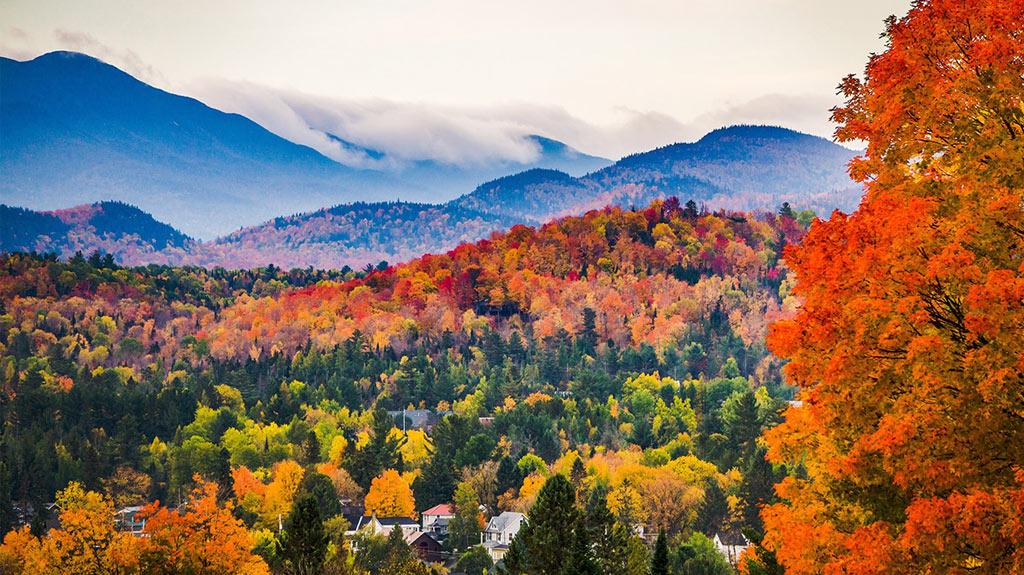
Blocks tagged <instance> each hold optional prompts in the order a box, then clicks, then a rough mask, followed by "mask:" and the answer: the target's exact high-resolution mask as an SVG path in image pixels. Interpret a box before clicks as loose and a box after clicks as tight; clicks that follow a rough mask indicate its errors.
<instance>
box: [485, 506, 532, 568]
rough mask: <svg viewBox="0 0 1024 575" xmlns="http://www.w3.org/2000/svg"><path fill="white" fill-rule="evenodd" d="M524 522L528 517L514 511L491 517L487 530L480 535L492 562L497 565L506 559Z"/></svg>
mask: <svg viewBox="0 0 1024 575" xmlns="http://www.w3.org/2000/svg"><path fill="white" fill-rule="evenodd" d="M524 521H526V516H525V515H523V514H522V513H516V512H514V511H503V512H502V513H501V514H500V515H495V516H494V517H491V520H490V521H489V522H488V523H487V529H484V530H483V532H481V533H480V544H481V545H483V547H484V549H486V550H487V553H488V554H489V555H490V556H491V560H492V561H494V562H495V563H497V562H498V561H501V560H502V559H503V558H504V557H505V553H507V552H508V546H509V543H512V539H513V538H515V536H516V534H517V533H519V529H520V528H521V527H522V525H523V522H524Z"/></svg>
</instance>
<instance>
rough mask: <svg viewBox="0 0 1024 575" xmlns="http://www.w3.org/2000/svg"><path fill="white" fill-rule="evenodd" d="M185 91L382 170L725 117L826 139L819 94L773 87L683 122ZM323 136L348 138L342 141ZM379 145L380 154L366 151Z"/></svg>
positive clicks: (643, 140) (655, 139)
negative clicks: (541, 140) (537, 140)
mask: <svg viewBox="0 0 1024 575" xmlns="http://www.w3.org/2000/svg"><path fill="white" fill-rule="evenodd" d="M185 92H186V93H188V94H190V95H193V96H195V97H197V98H198V99H200V100H202V101H204V102H206V103H208V104H209V105H211V106H213V107H215V108H218V109H220V110H224V111H227V112H235V113H238V114H242V115H244V116H247V117H249V118H251V119H253V120H254V121H256V122H258V123H259V124H261V125H263V126H264V127H266V128H267V129H269V130H270V131H272V132H274V133H276V134H278V135H280V136H282V137H285V138H287V139H289V140H291V141H293V142H297V143H300V144H304V145H307V146H310V147H311V148H313V149H316V150H318V151H319V152H321V153H322V154H324V155H326V156H327V157H329V158H332V159H334V160H335V161H338V162H340V163H342V164H346V165H350V166H357V167H367V168H381V169H386V168H391V167H395V166H400V165H402V164H404V163H407V162H413V161H419V160H431V161H436V162H441V163H445V164H453V165H461V166H472V165H486V164H488V163H492V162H498V161H501V162H514V163H521V164H525V163H528V162H530V161H532V160H534V159H536V156H537V154H538V152H539V151H538V150H537V148H536V146H535V145H534V144H533V143H532V142H531V141H530V140H528V139H527V138H526V137H527V136H529V135H531V134H537V135H541V136H545V137H548V138H553V139H555V140H559V141H562V142H565V143H566V144H568V145H570V146H572V147H574V148H576V149H578V150H580V151H583V152H585V153H589V154H594V155H599V156H603V157H607V158H611V159H618V158H620V157H622V156H624V155H627V154H630V153H634V152H640V151H645V150H649V149H652V148H656V147H658V146H663V145H666V144H671V143H675V142H680V141H692V140H695V139H698V138H700V137H701V136H702V135H704V134H705V133H707V132H708V131H711V130H713V129H715V128H719V127H722V126H727V125H733V124H772V125H780V126H785V127H788V128H792V129H795V130H799V131H803V132H808V133H812V134H816V135H820V136H824V137H829V136H830V135H831V132H832V126H831V124H830V123H829V121H828V110H829V108H830V107H831V106H833V105H835V103H836V102H835V101H833V100H831V99H828V98H821V97H814V96H801V95H782V94H772V95H766V96H761V97H759V98H756V99H753V100H751V101H749V102H744V103H741V104H738V105H725V106H723V107H722V108H721V109H719V110H715V111H711V112H707V113H704V114H701V115H700V116H697V117H696V118H694V119H693V120H691V121H690V122H687V123H683V122H680V121H679V120H677V119H676V118H673V117H671V116H669V115H667V114H661V113H658V112H641V111H636V110H630V109H627V108H620V109H617V110H616V116H617V121H615V122H613V123H609V124H598V123H593V122H589V121H587V120H584V119H582V118H579V117H578V116H575V115H573V114H571V113H570V112H568V111H567V110H565V109H563V108H560V107H557V106H542V105H536V104H515V103H513V104H506V105H500V106H488V107H455V106H445V105H437V104H429V103H421V102H415V103H414V102H395V101H389V100H382V99H376V100H345V99H336V98H324V97H315V96H309V95H305V94H301V93H297V92H286V91H280V90H274V89H270V88H266V87H262V86H258V85H254V84H247V83H238V82H227V81H223V80H208V81H204V82H200V83H195V84H192V85H190V86H188V87H187V88H186V89H185ZM331 136H335V137H337V138H340V139H342V140H344V141H345V142H348V143H349V144H352V145H350V146H346V145H343V144H342V143H340V142H338V141H337V140H336V139H334V138H332V137H331ZM367 149H368V150H374V151H379V152H383V153H384V154H385V157H384V158H379V157H375V156H370V155H368V154H367V153H366V151H365V150H367Z"/></svg>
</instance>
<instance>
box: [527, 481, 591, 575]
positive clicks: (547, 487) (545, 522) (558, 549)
mask: <svg viewBox="0 0 1024 575" xmlns="http://www.w3.org/2000/svg"><path fill="white" fill-rule="evenodd" d="M576 518H577V511H576V490H575V489H574V488H573V486H572V484H571V483H569V480H567V479H566V478H565V477H564V476H562V475H557V474H556V475H553V476H552V477H551V478H550V479H548V480H547V481H546V482H545V483H544V486H543V487H541V489H540V493H539V494H537V501H536V503H534V504H533V507H532V508H530V512H529V514H528V516H527V519H528V522H527V524H526V527H524V528H522V529H521V530H520V532H519V533H520V536H522V537H523V543H524V546H525V551H526V553H525V556H526V562H525V563H526V569H525V571H527V572H529V573H531V574H532V575H559V574H560V573H561V572H562V568H563V565H564V563H565V551H566V549H568V548H569V546H570V545H571V544H572V542H573V527H574V526H575V525H576Z"/></svg>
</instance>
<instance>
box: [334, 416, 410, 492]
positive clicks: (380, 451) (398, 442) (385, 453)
mask: <svg viewBox="0 0 1024 575" xmlns="http://www.w3.org/2000/svg"><path fill="white" fill-rule="evenodd" d="M394 426H395V420H394V419H392V418H391V416H390V415H389V414H388V412H387V411H386V410H385V409H383V408H378V409H376V410H374V412H373V421H372V422H371V424H370V433H369V435H370V439H369V441H368V442H367V443H366V445H364V446H363V447H361V448H356V449H353V450H352V451H351V454H350V455H349V457H348V458H346V460H345V462H344V463H345V469H346V470H347V471H348V473H349V475H351V476H352V479H353V480H355V482H356V483H358V484H359V486H360V487H362V488H363V489H364V490H365V489H369V488H370V482H371V481H373V478H374V477H377V476H378V475H380V474H381V473H382V472H384V470H386V469H395V470H397V471H399V472H402V471H404V467H405V466H404V465H403V463H402V453H401V449H402V445H403V444H404V443H405V437H402V438H396V437H391V436H390V435H389V433H390V432H391V429H392V428H394Z"/></svg>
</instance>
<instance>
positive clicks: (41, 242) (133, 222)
mask: <svg viewBox="0 0 1024 575" xmlns="http://www.w3.org/2000/svg"><path fill="white" fill-rule="evenodd" d="M0 222H3V225H2V226H0V251H4V252H18V251H21V252H39V253H56V254H62V255H64V256H65V257H70V256H72V255H73V254H74V253H75V252H83V253H91V252H93V251H96V250H99V251H101V252H104V253H108V254H116V256H117V259H118V261H120V262H124V263H144V262H145V263H148V262H149V261H152V260H154V259H160V256H158V255H156V252H160V251H167V252H175V251H181V250H184V249H188V248H189V247H190V246H192V245H193V244H194V242H193V241H192V240H191V238H189V237H188V236H186V235H185V234H183V233H181V232H179V231H178V230H176V229H174V228H172V227H171V226H169V225H167V224H165V223H162V222H158V221H156V220H155V219H153V216H151V215H149V214H147V213H146V212H143V211H142V210H140V209H138V208H136V207H134V206H130V205H128V204H125V203H121V202H99V203H95V204H91V205H83V206H77V207H74V208H67V209H63V210H57V211H53V212H33V211H31V210H26V209H23V208H14V207H10V206H6V205H3V204H0Z"/></svg>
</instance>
